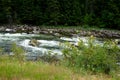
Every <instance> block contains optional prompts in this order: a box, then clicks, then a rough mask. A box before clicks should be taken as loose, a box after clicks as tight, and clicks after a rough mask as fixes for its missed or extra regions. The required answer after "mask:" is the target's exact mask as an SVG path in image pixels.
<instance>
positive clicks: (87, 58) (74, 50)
mask: <svg viewBox="0 0 120 80" xmlns="http://www.w3.org/2000/svg"><path fill="white" fill-rule="evenodd" d="M94 43H95V39H94V37H93V36H91V37H90V38H89V39H88V45H85V44H84V42H83V41H82V40H80V41H79V43H78V46H77V47H76V46H74V45H72V44H69V43H66V45H64V47H65V49H64V50H63V55H64V59H65V60H66V62H67V63H68V66H71V67H74V68H76V69H79V70H81V69H82V70H86V71H92V72H95V73H96V72H102V73H106V74H109V73H110V72H111V71H113V70H116V69H117V64H116V63H117V59H116V58H117V56H116V55H118V54H119V51H120V49H119V48H118V47H117V42H115V41H113V42H112V41H106V42H104V44H103V45H98V44H94Z"/></svg>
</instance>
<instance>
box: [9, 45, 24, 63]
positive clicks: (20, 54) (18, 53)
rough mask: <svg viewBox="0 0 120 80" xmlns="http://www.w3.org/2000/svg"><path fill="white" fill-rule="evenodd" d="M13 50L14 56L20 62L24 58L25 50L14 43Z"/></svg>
mask: <svg viewBox="0 0 120 80" xmlns="http://www.w3.org/2000/svg"><path fill="white" fill-rule="evenodd" d="M11 50H12V52H13V58H15V59H18V61H20V62H22V61H23V60H24V54H25V51H24V50H23V49H22V48H21V47H19V46H17V45H16V44H15V43H13V45H12V48H11Z"/></svg>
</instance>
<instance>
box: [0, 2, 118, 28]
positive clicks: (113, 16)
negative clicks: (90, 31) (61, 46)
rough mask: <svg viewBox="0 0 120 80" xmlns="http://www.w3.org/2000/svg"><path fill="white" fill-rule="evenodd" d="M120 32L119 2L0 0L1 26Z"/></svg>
mask: <svg viewBox="0 0 120 80" xmlns="http://www.w3.org/2000/svg"><path fill="white" fill-rule="evenodd" d="M8 23H16V24H32V25H70V26H73V25H90V26H98V27H106V28H115V29H120V3H119V0H0V24H8Z"/></svg>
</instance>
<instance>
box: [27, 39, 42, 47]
mask: <svg viewBox="0 0 120 80" xmlns="http://www.w3.org/2000/svg"><path fill="white" fill-rule="evenodd" d="M39 44H40V42H38V41H37V40H36V39H32V40H30V41H29V45H31V46H39Z"/></svg>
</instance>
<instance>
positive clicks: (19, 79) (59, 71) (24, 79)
mask: <svg viewBox="0 0 120 80" xmlns="http://www.w3.org/2000/svg"><path fill="white" fill-rule="evenodd" d="M0 80H117V79H114V78H112V77H111V76H108V75H103V74H99V75H90V74H87V73H86V74H84V75H82V74H79V73H74V72H73V71H72V70H70V69H69V68H67V67H64V66H56V65H54V64H48V63H42V62H40V61H39V62H38V61H36V62H32V61H27V62H25V61H24V62H22V63H20V62H19V61H17V60H10V58H9V56H2V57H1V58H0Z"/></svg>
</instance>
